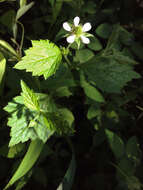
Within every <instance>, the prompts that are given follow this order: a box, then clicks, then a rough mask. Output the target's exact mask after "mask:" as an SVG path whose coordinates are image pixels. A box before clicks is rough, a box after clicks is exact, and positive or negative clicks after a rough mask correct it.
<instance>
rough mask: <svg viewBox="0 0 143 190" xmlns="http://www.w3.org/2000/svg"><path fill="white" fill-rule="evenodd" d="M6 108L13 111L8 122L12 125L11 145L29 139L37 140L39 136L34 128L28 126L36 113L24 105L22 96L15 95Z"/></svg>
mask: <svg viewBox="0 0 143 190" xmlns="http://www.w3.org/2000/svg"><path fill="white" fill-rule="evenodd" d="M4 110H5V111H7V112H9V113H11V116H10V117H9V118H8V123H7V125H8V126H10V127H11V131H10V136H11V139H10V142H9V146H10V147H11V146H14V145H16V144H18V143H20V142H22V143H23V142H26V141H28V140H29V139H31V140H35V139H36V138H38V137H37V134H36V133H35V130H34V128H32V127H28V125H29V123H30V121H31V120H33V119H34V117H35V115H34V113H33V112H30V111H29V110H28V109H27V108H26V107H25V106H24V103H23V97H22V96H17V97H15V98H14V99H13V101H11V102H9V103H8V105H7V106H6V107H5V108H4Z"/></svg>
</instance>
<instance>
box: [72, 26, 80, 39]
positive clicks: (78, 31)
mask: <svg viewBox="0 0 143 190" xmlns="http://www.w3.org/2000/svg"><path fill="white" fill-rule="evenodd" d="M72 32H73V33H74V34H75V35H76V36H77V37H80V36H81V34H82V26H80V25H79V26H74V27H73V31H72Z"/></svg>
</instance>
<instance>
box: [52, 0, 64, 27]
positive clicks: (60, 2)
mask: <svg viewBox="0 0 143 190" xmlns="http://www.w3.org/2000/svg"><path fill="white" fill-rule="evenodd" d="M62 5H63V0H56V2H55V3H54V6H53V11H52V13H53V15H52V16H53V20H52V24H54V23H55V21H56V19H57V17H58V15H59V14H60V11H61V9H62Z"/></svg>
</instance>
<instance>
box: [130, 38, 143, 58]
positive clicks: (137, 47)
mask: <svg viewBox="0 0 143 190" xmlns="http://www.w3.org/2000/svg"><path fill="white" fill-rule="evenodd" d="M131 50H132V52H133V53H134V54H135V55H136V56H137V58H139V59H140V60H141V61H142V60H143V53H142V52H143V46H142V44H140V43H139V42H134V43H132V46H131Z"/></svg>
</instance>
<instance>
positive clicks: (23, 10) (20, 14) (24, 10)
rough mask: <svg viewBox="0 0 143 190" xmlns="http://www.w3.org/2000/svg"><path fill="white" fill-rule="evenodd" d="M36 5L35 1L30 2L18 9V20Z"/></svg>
mask: <svg viewBox="0 0 143 190" xmlns="http://www.w3.org/2000/svg"><path fill="white" fill-rule="evenodd" d="M33 5H34V2H31V3H29V4H28V5H24V6H22V7H20V9H18V11H17V14H16V18H15V19H16V21H17V20H18V19H20V17H22V16H23V15H24V14H25V13H26V12H27V11H28V10H29V9H30V8H31V7H32V6H33Z"/></svg>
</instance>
